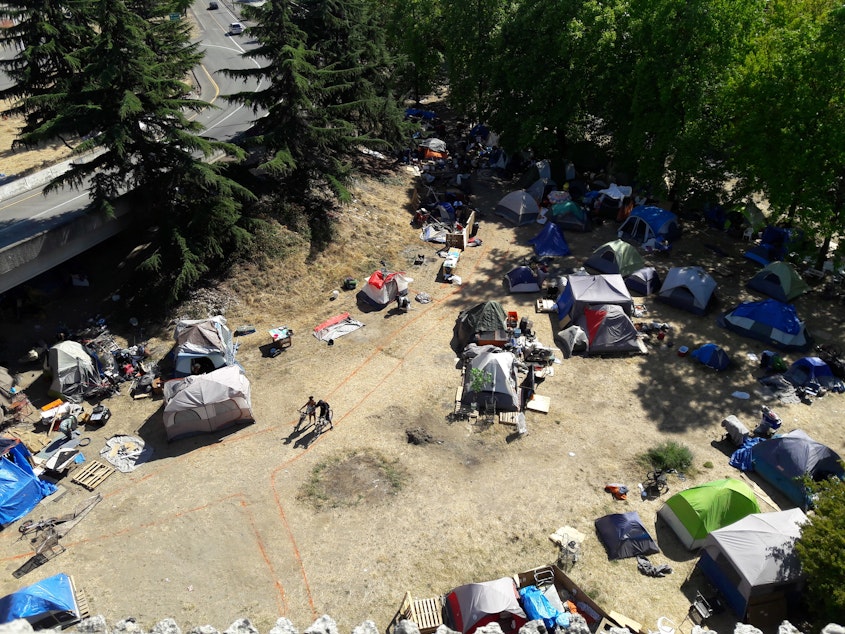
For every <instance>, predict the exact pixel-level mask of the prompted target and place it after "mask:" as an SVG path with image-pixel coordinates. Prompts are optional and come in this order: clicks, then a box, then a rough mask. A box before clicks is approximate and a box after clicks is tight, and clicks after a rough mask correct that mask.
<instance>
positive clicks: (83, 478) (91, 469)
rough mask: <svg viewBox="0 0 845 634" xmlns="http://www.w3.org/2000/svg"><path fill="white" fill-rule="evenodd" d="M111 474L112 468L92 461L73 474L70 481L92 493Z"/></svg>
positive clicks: (97, 461)
mask: <svg viewBox="0 0 845 634" xmlns="http://www.w3.org/2000/svg"><path fill="white" fill-rule="evenodd" d="M113 473H114V467H112V466H111V465H107V464H105V463H104V462H100V461H99V460H94V461H93V462H90V463H88V464H87V465H85V467H83V468H82V469H80V470H79V471H78V472H76V473H74V474H73V477H72V478H71V479H70V481H71V482H75V483H76V484H79V485H81V486H83V487H85V488H86V489H88V490H89V491H93V490H94V489H96V488H97V487H98V486H100V485H101V484H102V483H103V480H105V479H106V478H108V477H109V476H110V475H111V474H113Z"/></svg>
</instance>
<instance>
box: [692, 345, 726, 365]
mask: <svg viewBox="0 0 845 634" xmlns="http://www.w3.org/2000/svg"><path fill="white" fill-rule="evenodd" d="M690 356H691V357H692V358H693V359H695V360H696V361H698V362H700V363H703V364H704V365H706V366H707V367H708V368H713V369H714V370H716V371H717V372H718V371H719V370H724V369H725V368H727V367H728V366H729V365H730V364H731V359H730V357H729V356H728V353H727V352H725V351H724V350H722V349H721V348H720V347H719V346H717V345H716V344H715V343H705V344H704V345H703V346H701V347H700V348H698V349H697V350H693V352H692V354H691V355H690Z"/></svg>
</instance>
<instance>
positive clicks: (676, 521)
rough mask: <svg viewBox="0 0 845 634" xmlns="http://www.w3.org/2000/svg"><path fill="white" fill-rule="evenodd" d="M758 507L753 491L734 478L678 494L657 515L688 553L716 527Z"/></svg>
mask: <svg viewBox="0 0 845 634" xmlns="http://www.w3.org/2000/svg"><path fill="white" fill-rule="evenodd" d="M759 512H760V506H759V505H758V504H757V498H756V497H755V495H754V491H752V490H751V487H749V486H748V485H747V484H745V482H743V481H742V480H737V479H735V478H725V479H724V480H714V481H713V482H706V483H704V484H700V485H698V486H695V487H690V488H689V489H685V490H683V491H679V492H678V493H676V494H675V495H673V496H672V497H670V498H669V499H668V500H666V503H665V504H664V505H663V506H662V507H661V508H660V510H659V511H658V512H657V515H658V517H660V518H661V519H663V520H665V522H666V523H667V524H668V525H669V528H671V529H672V531H673V532H674V533H675V535H677V536H678V539H680V540H681V543H682V544H683V545H684V546H685V547H686V548H687V549H689V550H693V549H697V548H701V546H702V544H704V540H705V538H706V537H707V536H708V535H709V534H710V533H712V532H713V531H714V530H716V529H717V528H722V527H723V526H727V525H728V524H733V523H734V522H736V521H737V520H741V519H742V518H743V517H745V516H747V515H751V514H752V513H759Z"/></svg>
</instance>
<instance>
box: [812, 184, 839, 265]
mask: <svg viewBox="0 0 845 634" xmlns="http://www.w3.org/2000/svg"><path fill="white" fill-rule="evenodd" d="M837 180H838V182H837V184H836V187H835V188H834V190H833V214H832V219H831V222H830V225H829V228H828V230H827V233H826V234H825V237H824V241H823V242H822V246H821V248H820V249H819V254H818V257H817V258H816V268H817V269H818V270H820V271H821V270H823V267H824V263H825V260H827V253H828V251H830V239H831V235H832V233H833V232H834V231H836V230H837V229H838V227H839V223H840V220H841V218H842V208H843V207H845V191H843V190H845V174H841V175H840V177H839V178H838V179H837Z"/></svg>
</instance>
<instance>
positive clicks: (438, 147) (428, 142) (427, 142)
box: [417, 137, 446, 153]
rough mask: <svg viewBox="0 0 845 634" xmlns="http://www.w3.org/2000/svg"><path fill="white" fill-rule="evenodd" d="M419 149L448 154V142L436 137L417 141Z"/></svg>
mask: <svg viewBox="0 0 845 634" xmlns="http://www.w3.org/2000/svg"><path fill="white" fill-rule="evenodd" d="M417 147H423V148H428V149H429V150H431V151H432V152H439V153H444V152H446V142H445V141H442V140H441V139H437V138H435V137H431V138H428V139H420V140H419V141H417Z"/></svg>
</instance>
